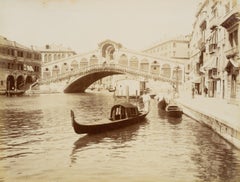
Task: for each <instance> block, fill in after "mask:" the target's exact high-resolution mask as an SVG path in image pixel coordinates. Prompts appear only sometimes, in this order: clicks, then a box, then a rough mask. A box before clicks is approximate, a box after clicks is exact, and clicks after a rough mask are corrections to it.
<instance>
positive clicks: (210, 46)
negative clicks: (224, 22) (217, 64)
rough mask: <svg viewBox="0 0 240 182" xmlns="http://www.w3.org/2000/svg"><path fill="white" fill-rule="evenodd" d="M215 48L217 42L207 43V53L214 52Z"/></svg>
mask: <svg viewBox="0 0 240 182" xmlns="http://www.w3.org/2000/svg"><path fill="white" fill-rule="evenodd" d="M216 50H217V44H216V43H213V44H210V45H209V53H210V54H212V53H214V52H216Z"/></svg>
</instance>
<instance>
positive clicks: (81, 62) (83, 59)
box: [80, 58, 88, 69]
mask: <svg viewBox="0 0 240 182" xmlns="http://www.w3.org/2000/svg"><path fill="white" fill-rule="evenodd" d="M87 66H88V61H87V59H86V58H82V59H81V61H80V69H84V67H87Z"/></svg>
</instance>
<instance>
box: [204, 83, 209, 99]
mask: <svg viewBox="0 0 240 182" xmlns="http://www.w3.org/2000/svg"><path fill="white" fill-rule="evenodd" d="M207 93H208V88H207V87H206V86H205V87H204V94H205V97H207Z"/></svg>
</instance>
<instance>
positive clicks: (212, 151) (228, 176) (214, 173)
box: [191, 127, 240, 182]
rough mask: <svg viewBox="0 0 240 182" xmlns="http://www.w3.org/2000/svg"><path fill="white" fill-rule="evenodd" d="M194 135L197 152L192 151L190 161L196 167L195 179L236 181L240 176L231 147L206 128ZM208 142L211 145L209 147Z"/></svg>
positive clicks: (237, 163)
mask: <svg viewBox="0 0 240 182" xmlns="http://www.w3.org/2000/svg"><path fill="white" fill-rule="evenodd" d="M195 134H196V144H197V146H198V150H194V151H193V153H192V155H191V159H192V160H193V161H194V162H195V164H196V166H197V173H198V174H197V177H198V178H200V179H202V180H203V181H209V182H211V181H223V182H225V181H238V180H237V179H240V174H239V173H238V171H237V170H236V169H237V166H236V165H239V161H238V159H237V158H236V156H235V155H234V153H233V152H232V150H233V149H234V148H233V146H232V145H231V144H229V143H227V142H225V141H224V140H222V138H220V136H219V135H217V134H216V133H214V132H212V131H211V129H210V128H207V127H204V128H203V129H201V130H200V132H197V133H195ZM209 140H210V141H211V143H212V145H209ZM226 146H228V147H226ZM238 167H239V166H238Z"/></svg>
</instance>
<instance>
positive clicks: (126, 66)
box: [41, 40, 184, 92]
mask: <svg viewBox="0 0 240 182" xmlns="http://www.w3.org/2000/svg"><path fill="white" fill-rule="evenodd" d="M114 74H130V75H134V76H138V77H140V78H144V79H153V80H159V81H164V82H170V83H176V82H178V83H180V84H181V83H182V82H183V79H184V65H183V64H179V63H177V62H174V61H172V60H171V59H167V58H158V57H153V56H150V55H147V54H143V53H141V52H137V51H132V50H129V49H126V48H124V47H123V46H122V45H121V44H119V43H116V42H113V41H111V40H106V41H103V42H101V43H99V44H98V48H97V49H96V50H94V51H91V52H88V53H85V54H78V55H74V56H71V57H68V58H63V59H59V60H54V61H52V62H48V63H45V64H44V65H43V66H42V80H41V84H42V85H43V84H44V85H47V84H51V83H60V85H62V86H63V87H62V88H63V90H64V92H83V91H84V90H85V89H86V88H87V87H89V86H90V85H91V84H92V83H94V82H95V81H97V80H99V79H101V78H104V77H106V76H110V75H114Z"/></svg>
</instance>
